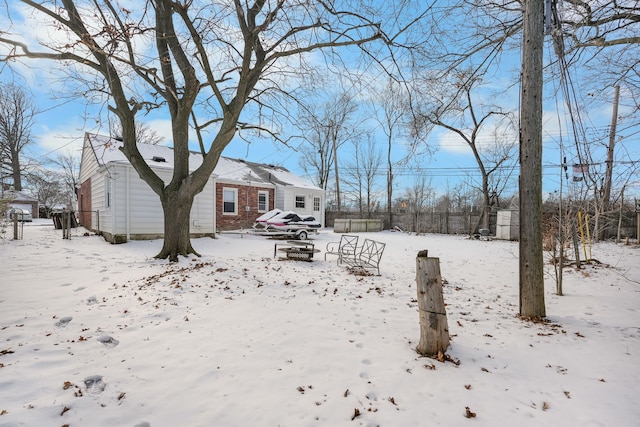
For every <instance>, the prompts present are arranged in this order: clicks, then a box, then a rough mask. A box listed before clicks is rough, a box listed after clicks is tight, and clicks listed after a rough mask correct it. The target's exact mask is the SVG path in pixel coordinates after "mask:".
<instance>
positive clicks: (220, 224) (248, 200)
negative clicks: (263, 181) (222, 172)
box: [216, 182, 275, 231]
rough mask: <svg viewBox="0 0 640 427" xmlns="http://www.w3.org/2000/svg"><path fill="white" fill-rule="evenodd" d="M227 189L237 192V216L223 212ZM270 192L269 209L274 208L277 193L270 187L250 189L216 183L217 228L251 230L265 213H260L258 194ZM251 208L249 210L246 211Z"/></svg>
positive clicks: (221, 229) (220, 229)
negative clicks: (224, 193) (224, 191)
mask: <svg viewBox="0 0 640 427" xmlns="http://www.w3.org/2000/svg"><path fill="white" fill-rule="evenodd" d="M225 188H228V189H235V190H236V191H237V194H238V197H237V206H236V214H226V213H224V212H223V204H224V198H223V190H224V189H225ZM259 191H266V192H268V199H269V200H268V202H269V203H268V209H267V211H270V210H271V209H273V208H274V203H275V200H274V198H275V197H274V196H275V192H274V189H273V188H268V187H249V186H244V185H237V184H224V183H220V182H217V183H216V226H217V229H218V230H219V231H224V230H238V229H240V228H251V226H252V225H253V223H254V222H255V219H256V218H257V217H259V216H260V215H262V214H263V213H264V212H258V192H259ZM245 206H249V210H245Z"/></svg>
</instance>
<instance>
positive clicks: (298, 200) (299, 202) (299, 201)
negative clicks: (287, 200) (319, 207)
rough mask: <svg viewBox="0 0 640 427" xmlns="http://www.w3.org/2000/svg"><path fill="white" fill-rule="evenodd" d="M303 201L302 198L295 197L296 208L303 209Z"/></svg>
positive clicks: (303, 198)
mask: <svg viewBox="0 0 640 427" xmlns="http://www.w3.org/2000/svg"><path fill="white" fill-rule="evenodd" d="M304 201H305V197H304V196H296V208H297V209H304Z"/></svg>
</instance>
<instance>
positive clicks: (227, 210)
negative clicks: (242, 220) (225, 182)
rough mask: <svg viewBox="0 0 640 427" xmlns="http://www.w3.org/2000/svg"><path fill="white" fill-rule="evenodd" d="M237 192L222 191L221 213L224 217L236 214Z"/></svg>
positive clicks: (232, 189) (227, 189)
mask: <svg viewBox="0 0 640 427" xmlns="http://www.w3.org/2000/svg"><path fill="white" fill-rule="evenodd" d="M237 207H238V190H237V189H235V188H224V189H222V213H223V214H224V215H237V214H238V210H237Z"/></svg>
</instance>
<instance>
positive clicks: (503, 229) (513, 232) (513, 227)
mask: <svg viewBox="0 0 640 427" xmlns="http://www.w3.org/2000/svg"><path fill="white" fill-rule="evenodd" d="M519 238H520V211H519V210H517V209H501V210H499V211H498V212H497V214H496V239H502V240H518V239H519Z"/></svg>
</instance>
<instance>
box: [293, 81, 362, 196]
mask: <svg viewBox="0 0 640 427" xmlns="http://www.w3.org/2000/svg"><path fill="white" fill-rule="evenodd" d="M357 109H358V105H357V104H356V103H355V102H354V100H353V97H352V96H350V95H349V94H348V93H346V92H341V93H339V94H337V95H333V96H331V95H330V97H329V100H328V101H324V102H319V105H316V106H315V108H313V109H310V108H306V109H304V110H303V112H302V113H301V114H300V116H299V121H298V124H297V126H298V128H299V129H300V131H301V132H302V134H303V139H304V144H303V145H302V148H301V151H302V152H303V156H302V158H301V160H300V162H301V163H300V165H301V167H302V168H303V170H304V171H305V172H306V173H307V175H309V176H312V177H315V178H316V180H317V184H318V186H319V187H321V188H323V189H324V190H327V189H328V188H329V185H330V184H331V182H330V178H331V177H333V178H334V179H335V181H334V183H336V184H337V185H336V193H337V194H336V200H340V195H339V194H338V193H339V192H340V186H339V184H338V182H337V181H338V180H339V173H338V176H337V178H336V172H337V171H339V162H338V163H336V162H337V160H338V159H337V153H338V152H339V150H340V148H341V147H342V146H343V145H344V144H345V143H347V142H349V141H355V140H359V139H360V137H361V135H362V132H363V131H362V129H361V127H360V125H359V123H358V122H357V121H356V117H355V113H356V111H357ZM340 204H341V203H338V205H340ZM339 207H340V206H339Z"/></svg>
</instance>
